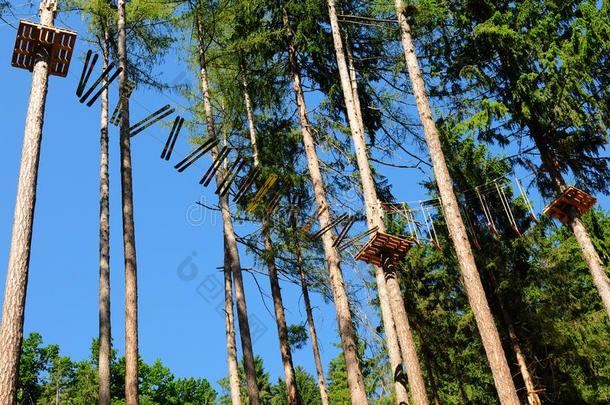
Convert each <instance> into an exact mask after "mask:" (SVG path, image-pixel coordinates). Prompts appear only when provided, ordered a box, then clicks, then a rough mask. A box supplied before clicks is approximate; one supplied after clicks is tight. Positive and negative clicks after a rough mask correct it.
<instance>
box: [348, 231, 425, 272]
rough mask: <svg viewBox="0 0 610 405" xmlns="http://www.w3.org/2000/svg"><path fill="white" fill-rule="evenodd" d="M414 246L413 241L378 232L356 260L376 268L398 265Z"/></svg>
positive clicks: (361, 250)
mask: <svg viewBox="0 0 610 405" xmlns="http://www.w3.org/2000/svg"><path fill="white" fill-rule="evenodd" d="M414 244H415V242H414V241H413V240H412V239H407V238H402V237H400V236H396V235H389V234H387V233H383V232H376V233H375V235H374V236H373V237H372V238H371V240H369V241H368V242H367V244H366V245H364V247H363V248H362V249H360V251H359V252H358V253H357V254H356V256H355V258H356V260H362V261H363V262H366V263H368V264H372V265H375V266H383V265H386V266H387V265H396V264H398V263H399V262H400V261H401V260H402V259H403V258H404V257H405V255H406V254H407V252H408V251H409V249H411V247H412V246H413V245H414Z"/></svg>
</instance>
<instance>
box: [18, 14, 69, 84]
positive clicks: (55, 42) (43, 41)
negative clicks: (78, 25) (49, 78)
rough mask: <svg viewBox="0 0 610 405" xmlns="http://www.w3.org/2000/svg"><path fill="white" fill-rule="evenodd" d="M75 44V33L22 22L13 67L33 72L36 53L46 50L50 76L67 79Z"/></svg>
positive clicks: (20, 22)
mask: <svg viewBox="0 0 610 405" xmlns="http://www.w3.org/2000/svg"><path fill="white" fill-rule="evenodd" d="M75 43H76V32H74V31H69V30H66V29H62V28H57V27H49V26H47V25H42V24H36V23H33V22H30V21H26V20H20V21H19V28H18V29H17V38H16V40H15V48H14V50H13V58H12V60H11V65H12V66H14V67H17V68H21V69H27V70H29V71H30V72H31V71H32V70H33V69H34V60H35V57H36V53H37V52H39V51H40V50H41V49H44V50H45V51H46V52H48V53H49V74H50V75H53V76H60V77H66V76H67V75H68V68H69V67H70V61H71V60H72V53H73V51H74V44H75Z"/></svg>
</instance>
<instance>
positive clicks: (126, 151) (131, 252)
mask: <svg viewBox="0 0 610 405" xmlns="http://www.w3.org/2000/svg"><path fill="white" fill-rule="evenodd" d="M125 2H126V0H119V1H118V34H119V44H118V54H119V67H120V68H122V69H123V70H122V71H121V74H120V75H119V102H120V105H121V124H120V133H121V136H120V147H121V197H122V208H123V210H122V212H123V249H124V256H125V403H126V405H137V404H138V403H139V398H138V268H137V261H136V237H135V225H134V222H133V184H132V177H131V176H132V174H131V171H132V167H131V141H130V136H131V135H130V130H129V97H128V96H127V94H128V88H127V86H128V84H127V83H128V70H127V29H126V23H127V22H126V15H125Z"/></svg>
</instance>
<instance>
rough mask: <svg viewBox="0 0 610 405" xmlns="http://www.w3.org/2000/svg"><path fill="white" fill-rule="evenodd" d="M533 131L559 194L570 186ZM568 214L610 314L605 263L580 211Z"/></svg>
mask: <svg viewBox="0 0 610 405" xmlns="http://www.w3.org/2000/svg"><path fill="white" fill-rule="evenodd" d="M531 132H532V137H533V138H534V142H535V144H536V147H537V148H538V150H539V151H540V157H541V159H542V164H543V165H544V167H545V169H546V170H547V171H548V173H549V176H550V177H551V181H552V182H553V185H554V186H555V190H556V191H557V193H558V194H561V193H563V192H564V191H565V190H566V188H567V187H568V186H567V184H566V182H565V179H564V178H563V175H562V174H561V172H560V171H559V170H558V169H557V164H556V160H555V158H554V156H553V155H552V153H551V151H550V150H549V149H548V147H547V146H546V143H545V142H544V139H542V136H540V135H539V134H538V133H537V131H536V130H535V129H532V131H531ZM567 214H568V225H569V227H570V228H571V229H572V232H573V233H574V237H575V238H576V242H578V246H580V250H581V252H582V255H583V257H584V259H585V262H586V263H587V266H588V267H589V272H590V273H591V278H592V279H593V285H595V288H597V291H598V293H599V295H600V297H601V299H602V303H603V304H604V308H605V309H606V313H607V314H608V316H610V278H609V277H608V274H607V273H606V269H605V267H604V263H603V262H602V259H601V258H600V257H599V254H598V253H597V251H596V250H595V246H594V245H593V241H592V240H591V236H590V235H589V232H588V231H587V227H586V226H585V224H584V223H583V222H582V220H581V219H580V214H579V212H578V211H577V210H576V209H575V208H572V209H569V210H568V212H567Z"/></svg>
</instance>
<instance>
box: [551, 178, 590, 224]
mask: <svg viewBox="0 0 610 405" xmlns="http://www.w3.org/2000/svg"><path fill="white" fill-rule="evenodd" d="M596 202H597V199H596V198H595V197H593V196H591V195H590V194H588V193H586V192H584V191H582V190H580V189H578V188H576V187H574V186H570V187H568V188H567V189H565V191H564V192H563V193H561V195H560V196H559V197H557V198H556V199H555V200H554V201H553V202H551V203H550V204H549V205H547V206H546V207H544V210H543V211H542V212H543V214H545V215H548V216H551V217H553V218H556V219H558V220H559V221H561V222H562V223H563V224H567V223H568V219H569V216H568V210H569V209H570V208H575V209H576V210H577V211H578V212H579V213H580V214H581V215H582V214H585V213H587V212H588V211H589V210H590V209H591V208H592V207H593V206H594V205H595V203H596Z"/></svg>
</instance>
